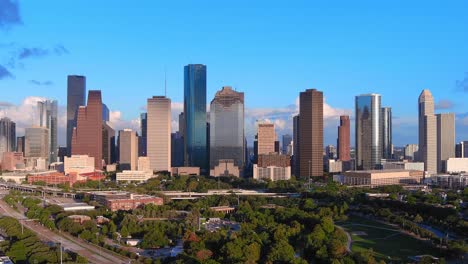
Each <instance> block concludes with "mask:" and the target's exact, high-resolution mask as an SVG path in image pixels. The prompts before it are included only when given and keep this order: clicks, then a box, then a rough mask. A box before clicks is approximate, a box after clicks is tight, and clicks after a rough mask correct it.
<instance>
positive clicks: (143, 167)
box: [138, 157, 153, 174]
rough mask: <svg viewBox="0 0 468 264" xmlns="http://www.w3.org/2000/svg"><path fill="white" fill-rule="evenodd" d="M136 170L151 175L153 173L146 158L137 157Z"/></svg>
mask: <svg viewBox="0 0 468 264" xmlns="http://www.w3.org/2000/svg"><path fill="white" fill-rule="evenodd" d="M138 170H139V171H149V172H151V174H152V173H153V170H152V169H151V166H150V159H149V158H148V157H138Z"/></svg>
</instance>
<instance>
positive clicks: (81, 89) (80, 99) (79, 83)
mask: <svg viewBox="0 0 468 264" xmlns="http://www.w3.org/2000/svg"><path fill="white" fill-rule="evenodd" d="M85 98H86V77H85V76H79V75H69V76H68V80H67V150H68V151H67V152H68V153H67V156H70V155H71V153H72V152H71V148H72V136H73V129H74V128H75V127H76V126H77V123H76V118H77V115H78V108H79V107H80V106H84V105H85Z"/></svg>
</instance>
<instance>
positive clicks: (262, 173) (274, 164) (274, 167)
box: [253, 153, 291, 181]
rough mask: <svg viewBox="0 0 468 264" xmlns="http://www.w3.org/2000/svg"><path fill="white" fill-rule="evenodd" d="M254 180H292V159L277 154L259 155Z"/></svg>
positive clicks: (254, 166) (254, 167)
mask: <svg viewBox="0 0 468 264" xmlns="http://www.w3.org/2000/svg"><path fill="white" fill-rule="evenodd" d="M253 178H254V179H257V180H266V179H269V180H271V181H280V180H289V179H291V157H290V156H289V155H281V154H277V153H271V154H260V155H258V161H257V164H254V165H253Z"/></svg>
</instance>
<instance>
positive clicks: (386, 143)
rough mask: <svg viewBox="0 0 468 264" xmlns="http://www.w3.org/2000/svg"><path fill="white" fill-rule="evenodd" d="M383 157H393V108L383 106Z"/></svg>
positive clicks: (381, 119)
mask: <svg viewBox="0 0 468 264" xmlns="http://www.w3.org/2000/svg"><path fill="white" fill-rule="evenodd" d="M380 121H381V122H382V125H381V127H382V158H384V159H392V158H393V157H392V108H390V107H382V109H381V118H380Z"/></svg>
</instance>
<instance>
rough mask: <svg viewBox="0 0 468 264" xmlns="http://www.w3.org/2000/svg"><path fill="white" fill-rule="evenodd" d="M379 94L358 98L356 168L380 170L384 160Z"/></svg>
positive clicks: (359, 96) (364, 95)
mask: <svg viewBox="0 0 468 264" xmlns="http://www.w3.org/2000/svg"><path fill="white" fill-rule="evenodd" d="M380 105H381V97H380V95H379V94H363V95H358V96H356V127H355V129H356V135H355V136H356V166H357V168H358V169H361V170H373V169H379V168H380V163H381V159H382V128H381V126H382V122H381V121H380V119H381V113H380V111H381V110H380Z"/></svg>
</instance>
